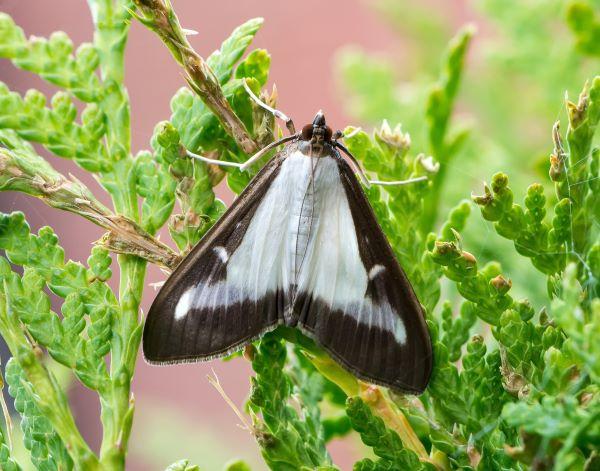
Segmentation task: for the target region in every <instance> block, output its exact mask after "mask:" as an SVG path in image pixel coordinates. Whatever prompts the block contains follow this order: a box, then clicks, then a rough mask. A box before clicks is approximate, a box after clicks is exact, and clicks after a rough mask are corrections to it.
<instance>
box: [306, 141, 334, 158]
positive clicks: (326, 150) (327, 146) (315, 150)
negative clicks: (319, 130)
mask: <svg viewBox="0 0 600 471" xmlns="http://www.w3.org/2000/svg"><path fill="white" fill-rule="evenodd" d="M298 150H299V151H300V152H302V154H304V155H305V156H307V157H328V156H331V155H333V154H334V152H333V146H332V145H331V143H330V142H323V141H318V140H312V139H311V140H310V141H302V140H301V141H300V142H299V144H298Z"/></svg>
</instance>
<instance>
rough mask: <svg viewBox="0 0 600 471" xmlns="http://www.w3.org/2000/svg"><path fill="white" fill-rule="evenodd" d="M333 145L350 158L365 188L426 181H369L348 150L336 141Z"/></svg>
mask: <svg viewBox="0 0 600 471" xmlns="http://www.w3.org/2000/svg"><path fill="white" fill-rule="evenodd" d="M334 145H335V146H336V147H337V148H338V149H341V150H342V151H343V152H344V153H345V154H346V155H347V156H348V157H349V158H350V160H351V161H352V164H353V165H354V168H355V169H356V173H357V175H358V177H359V178H360V180H361V181H362V183H363V184H364V185H365V186H366V187H370V186H371V185H381V186H399V185H408V184H409V183H416V182H422V181H424V180H427V177H426V176H422V177H416V178H410V179H408V180H397V181H389V182H384V181H381V180H369V178H368V177H367V175H366V174H365V171H364V170H363V168H362V167H361V165H360V163H359V162H358V160H356V157H354V156H353V155H352V153H351V152H350V151H349V150H348V148H347V147H346V146H345V145H343V144H341V143H339V142H337V141H335V142H334Z"/></svg>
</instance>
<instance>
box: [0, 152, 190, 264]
mask: <svg viewBox="0 0 600 471" xmlns="http://www.w3.org/2000/svg"><path fill="white" fill-rule="evenodd" d="M11 190H12V191H19V192H22V193H27V194H29V195H32V196H35V197H37V198H40V199H41V200H42V201H44V203H46V204H47V205H49V206H52V207H53V208H58V209H62V210H63V211H68V212H71V213H75V214H79V215H80V216H83V217H84V218H86V219H87V220H89V221H92V222H93V223H94V224H96V225H98V226H100V227H103V228H104V229H106V230H107V231H108V233H107V234H105V235H104V236H103V237H102V238H101V239H100V240H99V241H98V242H97V243H99V244H100V245H103V246H105V247H106V248H107V249H109V250H111V251H113V252H116V253H124V254H131V255H136V256H138V257H141V258H144V259H146V260H148V261H149V262H151V263H154V264H156V265H160V266H162V267H164V268H167V269H169V270H172V269H174V268H175V267H176V266H177V264H178V263H179V261H180V256H179V255H178V254H177V253H176V252H174V251H173V250H172V249H171V248H170V247H168V246H167V245H165V244H163V243H162V242H160V241H159V240H157V239H156V238H154V237H152V236H151V235H150V234H148V233H147V232H146V231H144V230H143V229H142V228H141V227H140V226H139V225H138V224H137V223H135V222H134V221H132V220H130V219H128V218H126V217H124V216H121V215H117V214H114V213H113V212H111V211H110V209H108V208H107V207H106V206H104V205H103V204H102V203H100V202H99V201H98V200H97V199H96V198H95V197H94V195H93V194H92V192H91V191H90V190H89V189H88V188H87V187H86V186H85V185H84V184H83V183H81V182H80V181H79V180H77V179H76V178H75V177H73V176H72V175H71V178H67V177H65V176H63V175H62V174H60V173H59V172H57V171H56V170H54V168H52V167H51V166H50V165H49V164H48V163H47V162H45V161H44V159H42V158H41V157H39V156H32V155H27V156H25V155H23V154H21V153H20V152H12V151H10V150H8V149H4V148H0V191H11Z"/></svg>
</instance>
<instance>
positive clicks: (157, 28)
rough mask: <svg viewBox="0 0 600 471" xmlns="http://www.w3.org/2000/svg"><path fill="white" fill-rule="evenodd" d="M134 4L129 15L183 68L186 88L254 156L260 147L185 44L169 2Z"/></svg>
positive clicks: (154, 0) (136, 0)
mask: <svg viewBox="0 0 600 471" xmlns="http://www.w3.org/2000/svg"><path fill="white" fill-rule="evenodd" d="M134 3H135V5H136V7H137V11H136V12H131V13H132V15H133V16H135V17H136V18H137V19H138V20H139V21H140V22H141V23H142V24H144V25H145V26H146V27H147V28H148V29H150V30H151V31H154V32H155V33H156V34H157V35H158V36H159V37H160V39H161V40H162V41H163V42H164V43H165V45H166V46H167V47H168V48H169V50H170V51H171V53H172V54H173V58H174V59H175V60H176V61H177V62H178V63H179V64H180V65H182V66H183V68H184V70H185V79H186V81H187V82H188V84H189V86H190V87H191V88H192V90H194V92H196V94H197V95H198V96H199V97H200V99H202V101H203V102H204V103H206V106H208V108H210V110H211V111H212V112H213V113H214V114H215V116H216V117H217V118H218V119H219V121H220V122H221V125H222V126H223V129H225V131H226V132H227V133H228V134H229V135H231V136H232V137H233V138H234V139H235V141H236V142H237V144H238V145H239V146H240V147H241V148H242V149H243V150H244V152H245V153H246V154H254V153H255V152H256V151H257V150H258V147H259V146H258V145H257V143H256V142H255V141H254V140H253V139H252V138H251V137H250V135H249V133H248V131H247V129H246V127H245V126H244V123H242V121H241V120H240V118H238V116H237V115H236V114H235V113H234V111H233V109H232V108H231V106H230V105H229V103H228V102H227V99H226V98H225V95H224V94H223V90H222V89H221V86H220V85H219V81H218V80H217V78H216V77H215V75H214V73H213V71H212V70H211V68H210V67H209V66H208V64H207V63H206V62H205V61H204V59H202V57H200V55H199V54H198V53H197V52H196V51H194V49H193V48H192V46H191V45H190V43H189V42H188V40H187V38H186V31H185V30H184V29H183V28H182V27H181V25H180V24H179V20H178V19H177V15H175V12H174V11H173V8H172V7H171V5H170V2H169V1H166V0H134Z"/></svg>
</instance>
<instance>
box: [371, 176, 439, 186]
mask: <svg viewBox="0 0 600 471" xmlns="http://www.w3.org/2000/svg"><path fill="white" fill-rule="evenodd" d="M425 180H427V177H426V176H425V175H423V176H422V177H415V178H409V179H408V180H396V181H390V182H384V181H381V180H369V184H370V185H381V186H399V185H408V184H410V183H417V182H423V181H425Z"/></svg>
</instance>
